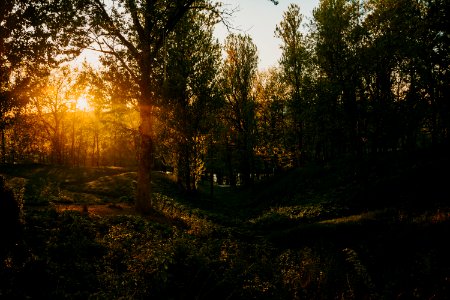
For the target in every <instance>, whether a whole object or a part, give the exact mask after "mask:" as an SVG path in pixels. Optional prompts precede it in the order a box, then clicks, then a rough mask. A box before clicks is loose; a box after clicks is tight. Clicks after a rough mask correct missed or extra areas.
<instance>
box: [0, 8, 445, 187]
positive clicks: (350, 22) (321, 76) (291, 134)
mask: <svg viewBox="0 0 450 300" xmlns="http://www.w3.org/2000/svg"><path fill="white" fill-rule="evenodd" d="M70 3H72V5H75V4H76V3H77V2H73V1H71V2H70ZM60 4H61V5H62V4H64V3H63V2H61V3H60ZM66 4H67V5H69V3H66ZM10 5H11V7H10V8H8V7H5V8H6V10H5V11H4V12H3V20H4V21H2V22H4V24H5V25H8V26H2V48H1V49H2V64H1V66H2V90H1V92H2V102H1V124H2V125H1V130H2V151H1V158H2V161H3V162H7V163H20V162H36V163H37V162H39V163H57V164H63V165H69V166H79V165H87V166H106V165H117V166H125V165H137V164H149V165H148V166H147V167H148V168H150V167H152V166H154V168H155V169H157V170H171V171H174V172H175V173H176V175H177V177H178V181H179V182H180V185H181V186H183V188H184V189H186V190H187V191H195V189H196V184H197V182H198V180H199V179H200V177H201V175H202V174H207V173H214V174H217V176H218V177H219V178H220V179H221V180H224V181H226V182H227V183H230V184H231V185H235V184H236V183H237V182H239V183H240V184H246V185H248V184H252V182H254V181H255V179H258V178H259V177H261V175H269V174H272V173H273V172H274V170H278V171H279V170H286V169H289V168H292V167H294V166H300V165H302V164H305V163H307V162H310V161H318V162H326V161H329V160H330V159H333V158H336V157H342V156H345V155H355V156H362V155H367V154H370V153H383V152H388V151H398V150H408V151H413V150H414V149H417V148H426V147H431V146H437V145H442V144H448V141H449V133H448V130H449V115H448V114H449V111H450V109H449V103H448V82H449V81H448V68H449V66H448V64H449V53H448V48H449V37H448V34H449V33H448V27H449V26H447V25H448V20H447V18H446V14H447V13H448V4H447V2H446V1H406V0H405V1H403V2H402V1H383V2H379V1H321V2H320V5H319V6H318V7H317V8H316V9H315V10H314V13H313V19H312V20H311V21H310V23H309V24H308V26H307V29H308V30H307V31H306V32H305V31H304V30H302V28H301V25H302V19H303V17H302V14H301V10H300V7H299V6H297V5H294V4H293V5H291V6H290V7H289V9H288V11H286V12H285V14H284V18H283V20H282V21H281V22H280V24H279V25H278V26H277V28H276V29H275V28H274V31H275V34H276V35H277V36H278V37H279V38H280V47H281V49H282V51H283V53H282V57H281V58H280V65H279V67H278V68H274V69H271V70H267V71H258V67H257V61H258V56H257V49H256V46H255V45H254V44H253V43H252V40H251V37H250V36H245V35H242V34H239V33H238V34H231V35H230V36H229V37H228V39H227V40H226V42H225V44H224V45H222V46H220V45H218V44H217V43H216V42H215V41H214V38H213V36H212V31H213V25H214V24H215V23H216V22H217V21H218V17H217V14H218V13H220V7H217V6H210V4H208V3H202V4H201V5H200V4H198V6H200V7H202V9H197V8H196V9H188V8H189V5H192V4H190V3H188V2H187V3H185V4H183V5H185V6H180V7H173V9H174V10H177V11H178V10H181V9H185V10H186V12H184V11H183V12H182V11H179V12H178V13H180V14H181V13H182V14H183V16H182V17H181V15H180V16H178V15H177V16H176V17H175V16H174V18H179V19H180V20H179V21H178V22H177V25H175V24H173V25H172V23H170V22H169V20H167V22H168V24H167V25H166V26H169V27H168V28H166V31H164V30H163V32H162V33H161V32H159V31H157V30H156V29H155V33H152V34H155V37H153V36H149V37H147V36H146V35H144V34H143V33H142V34H141V35H139V32H136V33H130V36H129V37H121V35H120V32H119V31H118V30H119V29H120V28H116V27H117V26H121V27H123V28H128V27H129V26H131V27H130V28H131V29H133V30H136V31H139V30H140V29H139V27H137V28H136V26H137V25H139V24H140V23H139V24H134V23H133V22H135V21H133V20H134V17H138V16H140V15H141V12H140V9H145V7H144V6H142V7H140V6H139V7H132V6H130V5H131V4H130V3H125V4H124V5H123V6H117V7H104V8H103V7H99V5H100V2H96V1H93V2H92V3H91V4H90V5H91V6H87V7H89V9H87V10H86V11H85V12H84V13H85V14H86V16H85V17H89V18H92V24H93V25H92V26H94V27H92V28H93V29H92V28H91V30H97V31H98V32H97V31H94V33H92V35H90V36H87V37H86V36H83V35H81V34H80V33H79V32H77V31H76V30H75V29H77V30H80V28H82V26H87V25H85V24H83V23H80V24H77V23H76V22H78V20H76V19H74V18H75V15H74V16H71V15H68V16H66V15H65V14H67V10H64V11H61V12H55V14H56V15H57V16H58V17H60V18H64V20H65V23H67V24H68V26H67V28H65V29H60V27H58V29H52V28H47V31H50V30H53V31H55V32H52V31H50V32H40V30H41V29H40V26H44V25H43V24H38V23H36V22H33V19H32V18H33V15H32V14H31V11H36V12H35V13H36V14H38V13H39V14H45V13H46V12H47V9H48V8H47V7H46V6H45V3H42V6H38V7H36V8H33V7H34V6H30V7H27V4H25V3H23V4H21V3H20V2H15V1H13V2H11V4H10ZM48 5H51V3H49V4H48ZM114 5H119V4H118V3H117V4H114ZM261 5H263V4H261ZM268 5H269V4H268ZM52 7H53V6H52ZM72 9H76V7H72ZM103 9H104V10H103ZM155 9H156V10H161V12H159V13H160V14H164V13H167V14H170V13H172V11H171V9H172V8H170V9H169V8H167V11H165V10H164V9H165V6H161V7H159V6H155ZM38 10H39V11H38ZM97 10H100V11H99V12H98V11H97ZM155 13H156V12H155ZM173 13H175V12H173ZM102 14H104V15H102ZM36 17H37V16H36ZM103 17H104V18H106V19H105V20H103V19H102V18H103ZM120 17H122V18H123V20H129V22H130V24H127V23H119V19H117V18H120ZM162 17H163V16H161V18H162ZM169 17H170V16H164V18H169ZM8 18H10V19H14V18H17V19H18V20H21V21H22V22H23V24H20V23H17V24H16V23H15V22H13V21H12V20H9V19H8ZM114 18H116V19H117V20H116V19H114ZM138 21H139V22H141V21H142V22H143V20H140V19H139V20H138ZM39 22H45V20H41V19H39ZM102 22H103V23H102ZM108 22H113V23H111V24H109V23H108ZM136 22H137V21H136ZM65 23H63V24H65ZM74 23H75V25H76V26H75V25H74ZM116 23H117V24H116ZM169 23H170V24H169ZM10 24H11V25H10ZM108 24H109V25H108ZM112 24H115V25H112ZM9 25H10V26H16V27H18V29H17V30H16V29H15V28H13V27H9ZM69 25H70V26H69ZM20 26H24V27H23V28H27V26H30V28H32V29H33V30H34V32H33V30H28V31H25V32H26V33H23V32H24V31H22V30H19V29H20V28H21V27H20ZM46 26H47V25H46ZM80 26H81V27H80ZM111 26H113V27H112V28H114V29H111ZM140 26H142V25H140ZM149 26H150V25H149ZM72 27H75V28H72ZM97 28H98V29H97ZM62 30H66V31H67V32H65V33H64V36H65V37H66V39H67V40H69V41H68V43H72V44H70V47H72V48H73V49H72V52H77V51H79V50H80V48H77V47H76V45H75V44H73V40H77V41H78V40H81V41H80V43H81V42H85V43H86V41H82V39H87V38H91V39H94V38H96V39H97V40H96V41H97V43H98V44H95V45H91V46H88V45H87V44H85V45H86V47H97V46H99V47H100V48H99V49H100V50H99V51H103V54H104V59H102V63H103V67H102V68H100V69H98V70H97V69H92V68H91V67H89V66H88V65H84V66H83V67H81V68H78V69H73V68H71V67H69V66H67V65H66V66H64V67H59V68H58V69H55V70H53V71H51V72H50V70H49V71H48V72H50V73H49V74H48V75H46V73H45V72H44V73H42V74H43V75H41V76H39V74H41V73H40V72H38V71H35V69H34V68H39V67H41V65H44V66H42V68H45V69H49V68H50V66H51V65H49V64H48V63H49V61H48V60H53V59H54V58H55V57H59V56H61V54H59V53H55V52H53V54H51V53H49V51H57V49H59V45H60V44H61V43H63V41H59V40H58V39H55V40H54V39H50V41H51V42H52V43H53V44H51V45H45V44H44V45H42V43H41V44H39V46H40V47H43V48H44V49H45V51H46V55H48V57H47V56H45V57H44V55H42V54H40V52H39V50H40V48H39V47H37V46H36V47H35V46H33V45H21V46H23V47H27V48H25V49H20V50H21V51H23V52H19V51H15V50H14V47H18V45H17V44H19V41H20V39H24V40H26V41H27V42H28V43H31V42H30V40H33V41H34V40H36V43H37V42H38V41H39V39H40V38H41V39H43V40H44V39H45V41H48V40H49V39H48V38H47V36H48V35H54V36H56V37H59V36H60V35H63V33H59V32H57V31H62ZM108 30H112V31H114V30H117V31H114V32H113V34H111V35H112V38H113V39H118V41H117V43H116V44H117V46H113V45H110V44H108V41H107V39H106V38H102V37H103V36H104V35H106V34H107V33H106V32H107V31H108ZM124 30H125V29H124ZM28 32H30V34H31V33H33V34H35V35H36V36H37V37H36V38H35V39H32V38H30V37H28V36H27V34H28ZM152 32H153V31H152ZM133 34H136V36H134V35H133ZM268 34H270V33H268ZM21 35H24V36H21ZM68 36H69V37H70V38H68ZM134 38H136V39H138V38H145V39H146V40H147V39H148V41H147V42H148V43H152V42H153V43H155V45H154V46H153V45H152V46H149V47H150V48H149V50H151V53H149V54H148V55H151V56H152V58H154V59H152V62H151V63H152V66H151V67H150V66H140V65H139V64H140V63H141V62H140V61H139V60H138V59H137V58H135V57H134V56H133V55H138V54H139V53H140V54H139V55H144V54H143V53H144V52H142V51H143V50H139V49H138V48H136V47H137V46H133V45H128V43H127V42H125V41H126V40H127V39H128V40H130V41H131V40H133V41H134ZM13 40H14V41H16V42H15V43H13V42H12V41H13ZM143 42H144V41H141V42H138V41H136V43H137V45H141V46H142V47H143V45H142V43H143ZM111 43H112V42H111ZM116 44H115V45H116ZM122 44H124V45H122ZM119 45H120V46H119ZM141 46H139V47H141ZM114 47H115V48H114ZM128 47H130V48H131V49H128ZM221 47H222V50H223V51H224V52H225V56H224V57H223V60H222V57H221V55H220V48H221ZM36 48H37V49H36ZM134 52H136V53H134ZM144 67H145V68H149V69H151V74H150V73H148V74H147V73H146V74H147V75H146V76H150V77H149V79H148V80H149V82H148V83H145V86H143V85H144V83H143V82H142V81H143V80H144V79H139V76H141V75H139V74H141V73H143V72H144V71H143V70H141V69H142V68H144ZM32 68H33V69H32ZM18 74H20V76H19V75H18ZM44 75H46V76H44ZM146 80H147V79H145V80H144V81H146ZM150 81H151V82H150ZM144 88H145V89H144ZM147 90H148V91H147ZM144 92H145V93H148V94H149V95H145V96H144V95H143V93H144ZM80 97H81V98H80ZM140 97H141V98H142V97H145V98H146V99H147V98H148V99H152V100H151V102H152V103H151V104H148V105H145V106H149V108H148V109H149V112H148V113H149V114H150V115H149V117H148V119H151V128H149V129H148V130H150V131H151V132H152V134H151V136H153V137H152V138H151V140H152V141H151V142H148V143H151V144H152V145H151V149H152V150H151V151H150V150H149V149H147V150H145V151H144V150H142V147H144V145H143V144H142V143H144V141H143V137H142V136H143V133H142V132H140V131H142V130H144V129H143V128H144V127H145V126H144V125H143V124H141V125H139V122H138V121H137V115H136V114H138V115H139V114H141V123H142V120H143V119H147V117H145V116H142V114H143V113H144V112H143V109H142V106H144V105H143V104H142V103H141V102H143V101H144V100H141V99H140ZM79 99H84V101H87V102H88V103H89V108H88V109H87V107H84V110H83V108H81V109H80V106H77V101H79ZM145 101H147V100H145ZM145 101H144V102H145ZM149 101H150V100H149ZM149 122H150V121H149ZM148 126H150V125H148ZM145 135H147V133H146V134H145ZM139 141H140V142H139ZM146 143H147V142H145V144H146ZM119 144H120V147H117V145H119ZM147 146H148V147H150V146H149V145H147ZM139 149H141V151H144V154H143V153H140V152H139V151H138V150H139ZM134 153H138V154H139V153H140V154H139V155H138V156H136V155H135V154H134ZM148 153H151V155H150V154H149V155H150V156H151V158H149V160H150V161H149V162H143V161H142V157H141V156H142V155H144V156H147V154H148Z"/></svg>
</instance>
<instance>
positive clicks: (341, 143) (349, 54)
mask: <svg viewBox="0 0 450 300" xmlns="http://www.w3.org/2000/svg"><path fill="white" fill-rule="evenodd" d="M313 16H314V20H313V23H312V31H313V32H312V38H313V41H314V45H315V52H316V59H317V65H318V67H319V68H320V72H321V77H322V78H321V82H322V84H325V86H324V88H323V90H327V91H328V93H327V96H326V97H327V98H328V99H329V101H328V103H327V104H326V105H328V106H329V107H331V108H333V111H331V112H330V113H331V115H330V118H334V119H335V120H334V123H335V125H334V126H335V130H334V132H333V133H332V134H331V137H330V139H334V140H335V141H334V145H333V152H335V153H338V154H339V153H344V152H350V151H351V152H356V151H357V150H358V149H359V146H358V143H359V140H360V139H359V136H358V126H359V123H358V122H357V120H358V108H357V98H358V92H359V86H360V83H359V78H360V77H359V75H358V74H359V73H360V69H361V68H360V64H359V61H358V58H359V56H358V53H359V50H360V48H361V47H362V46H363V44H364V43H363V41H364V40H363V34H362V33H363V32H362V30H361V28H362V26H361V22H362V19H363V14H362V11H361V3H360V2H359V1H354V0H322V1H320V3H319V6H318V7H317V8H316V9H315V10H314V11H313ZM336 118H337V119H336Z"/></svg>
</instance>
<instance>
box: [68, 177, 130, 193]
mask: <svg viewBox="0 0 450 300" xmlns="http://www.w3.org/2000/svg"><path fill="white" fill-rule="evenodd" d="M136 177H137V175H136V173H135V172H126V173H120V174H116V175H110V176H102V177H99V178H97V179H95V180H92V181H89V182H86V183H84V184H81V185H79V186H77V185H71V186H70V187H68V188H69V189H70V190H73V191H79V192H84V193H91V194H99V195H105V196H110V197H122V196H133V194H134V190H135V180H136Z"/></svg>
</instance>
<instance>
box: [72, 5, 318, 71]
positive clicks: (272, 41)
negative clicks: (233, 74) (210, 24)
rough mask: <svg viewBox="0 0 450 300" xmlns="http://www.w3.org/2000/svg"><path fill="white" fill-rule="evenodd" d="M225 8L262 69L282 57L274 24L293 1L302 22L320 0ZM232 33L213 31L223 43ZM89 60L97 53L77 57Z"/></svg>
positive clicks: (94, 59)
mask: <svg viewBox="0 0 450 300" xmlns="http://www.w3.org/2000/svg"><path fill="white" fill-rule="evenodd" d="M221 1H222V2H223V3H224V5H225V6H226V8H228V9H230V10H236V11H235V12H234V14H233V16H231V17H230V18H229V19H228V21H229V22H230V23H231V24H232V26H233V28H235V29H233V30H232V32H235V33H242V34H249V35H250V36H251V37H252V39H253V42H254V43H255V45H256V47H257V48H258V57H259V65H258V67H259V69H260V70H266V69H268V68H270V67H272V66H276V65H277V63H278V60H279V59H280V57H281V50H280V44H281V41H280V39H278V38H276V37H275V27H276V25H277V24H279V23H280V21H281V20H282V19H283V12H285V11H286V10H287V8H288V6H289V4H291V3H295V4H297V5H299V6H300V11H301V13H302V14H303V16H304V17H303V23H306V22H307V21H308V20H309V19H310V18H311V16H312V10H313V8H315V7H316V6H317V5H318V3H319V0H278V5H274V4H273V3H272V2H271V1H270V0H221ZM229 33H230V32H229V31H228V30H227V28H226V27H225V26H224V25H223V24H218V25H217V26H216V30H215V32H214V34H215V36H216V37H217V38H218V40H219V41H220V42H221V43H223V41H224V40H225V38H226V36H227V35H228V34H229ZM84 58H86V60H87V61H88V62H89V63H91V64H93V65H96V64H98V55H97V54H96V53H93V52H92V51H85V52H84V54H83V55H82V56H81V57H79V58H78V59H77V61H78V63H79V62H81V61H83V60H84Z"/></svg>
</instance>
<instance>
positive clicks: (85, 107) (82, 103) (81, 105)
mask: <svg viewBox="0 0 450 300" xmlns="http://www.w3.org/2000/svg"><path fill="white" fill-rule="evenodd" d="M76 107H77V109H78V110H82V111H91V110H92V107H91V106H90V105H89V101H88V100H87V99H86V97H85V96H81V97H80V98H78V100H77V106H76Z"/></svg>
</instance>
